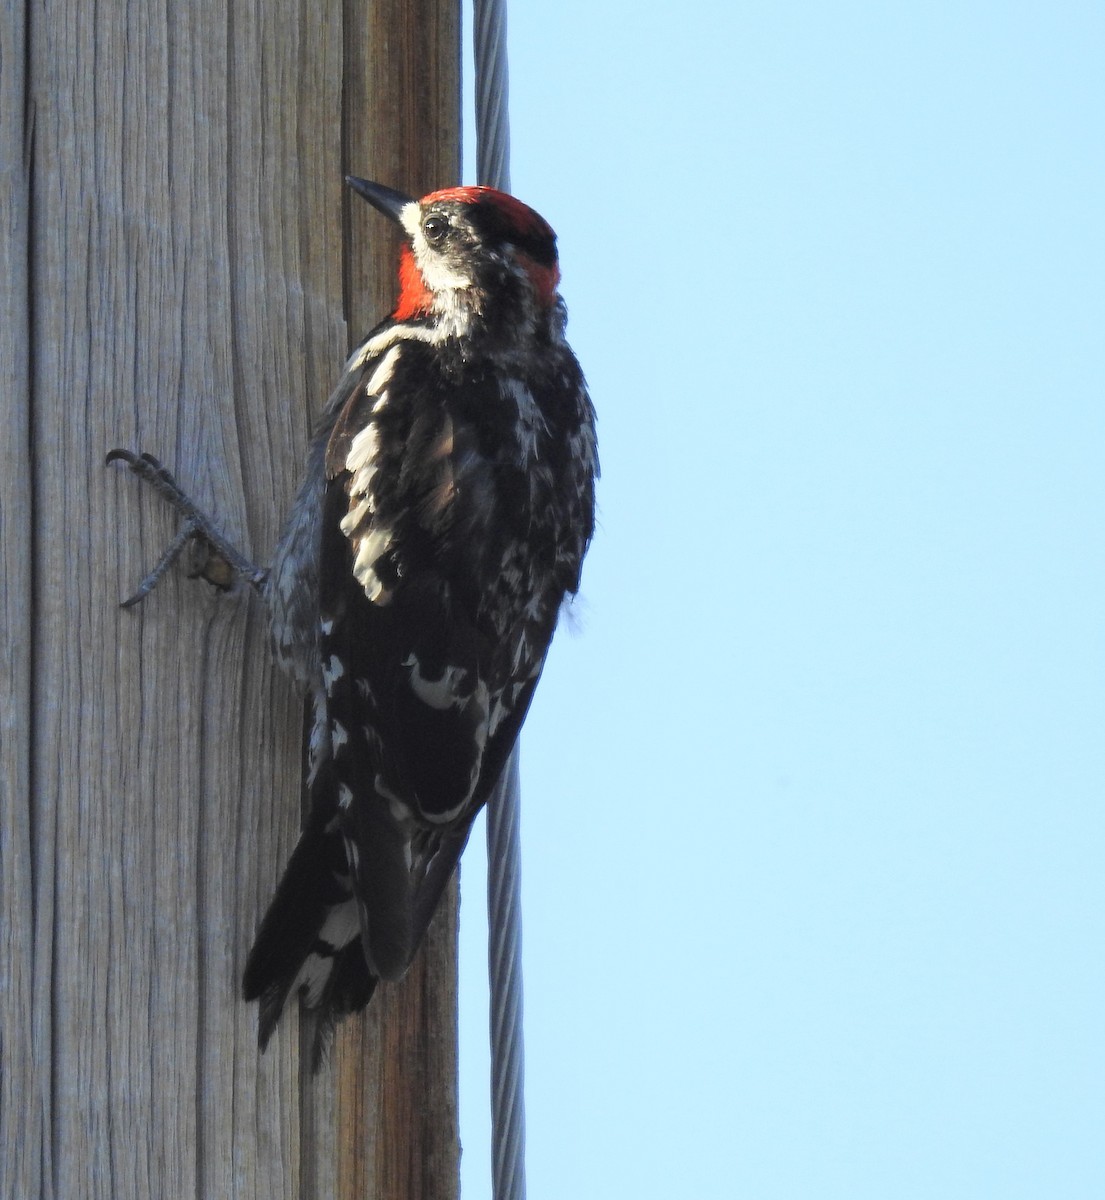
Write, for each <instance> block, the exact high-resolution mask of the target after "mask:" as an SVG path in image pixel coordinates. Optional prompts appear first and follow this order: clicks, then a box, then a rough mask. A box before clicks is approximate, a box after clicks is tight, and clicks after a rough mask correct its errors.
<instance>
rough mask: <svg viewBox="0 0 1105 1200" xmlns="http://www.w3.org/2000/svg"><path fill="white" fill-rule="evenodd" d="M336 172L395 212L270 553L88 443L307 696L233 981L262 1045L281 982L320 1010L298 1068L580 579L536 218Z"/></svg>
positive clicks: (439, 873)
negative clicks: (302, 808) (295, 802)
mask: <svg viewBox="0 0 1105 1200" xmlns="http://www.w3.org/2000/svg"><path fill="white" fill-rule="evenodd" d="M349 183H350V185H351V186H352V187H353V188H354V189H355V190H356V191H357V192H358V193H359V194H360V195H361V196H363V197H364V198H365V199H366V200H368V201H369V203H371V204H372V205H374V206H375V207H376V208H377V209H379V210H380V211H381V212H382V213H384V214H385V215H386V216H388V217H390V218H391V219H392V220H394V221H396V222H398V223H399V225H401V226H402V228H403V230H404V231H405V234H406V243H405V245H404V247H403V250H402V255H401V260H400V267H399V299H398V302H397V304H396V307H395V310H394V311H393V312H392V314H391V316H390V317H388V318H387V319H386V320H385V321H383V322H382V323H381V324H379V325H378V326H376V328H375V329H373V330H372V332H371V333H370V334H369V335H368V337H367V338H366V339H365V341H364V342H363V343H362V344H361V345H360V347H359V348H358V349H357V350H356V351H355V352H354V353H353V354H352V355H351V356H350V358H349V360H348V362H347V363H346V365H345V370H344V373H343V375H342V377H341V379H340V381H339V382H338V385H337V387H336V388H335V390H334V392H333V395H332V396H331V398H330V400H329V403H328V404H327V406H326V409H325V413H324V415H323V419H322V422H321V425H320V427H319V429H318V432H317V433H316V435H315V437H314V439H313V441H312V443H311V446H310V448H309V451H308V460H307V471H306V475H305V478H304V482H303V484H302V486H301V488H300V490H299V493H298V496H297V497H296V500H295V503H294V505H293V508H292V511H291V515H290V517H289V519H288V522H287V524H286V527H285V529H284V532H283V534H282V535H281V538H280V541H279V543H278V545H277V547H276V551H275V555H274V557H273V561H272V564H271V566H270V568H269V569H268V570H267V571H260V570H257V569H256V568H254V567H253V566H252V564H250V563H248V562H247V561H246V560H244V559H243V558H242V557H241V556H240V555H237V552H236V551H235V550H234V549H233V547H231V546H229V545H228V544H227V543H226V542H225V541H224V540H222V539H221V537H220V535H218V533H217V531H215V530H214V529H213V528H212V527H211V523H210V521H209V520H208V519H207V518H206V517H205V516H204V515H203V514H202V513H200V512H198V510H196V509H195V508H194V506H192V505H191V502H190V501H188V500H187V498H186V497H185V496H184V495H183V493H181V492H180V491H179V489H177V488H176V485H175V482H174V481H173V480H172V479H171V477H170V476H169V475H168V473H167V472H165V471H164V469H163V468H161V467H160V464H158V463H157V462H156V460H154V459H152V458H150V457H149V456H135V455H133V454H130V453H128V452H124V451H113V452H112V454H111V455H110V456H109V458H122V459H125V460H126V461H127V462H128V463H129V464H130V465H131V467H132V468H133V469H135V470H136V471H138V472H139V474H141V475H143V476H144V477H145V478H147V479H149V480H150V481H151V482H153V483H154V484H155V486H157V487H158V489H159V490H160V491H161V492H162V493H163V494H165V495H166V496H168V497H169V499H170V500H171V501H172V502H173V503H174V504H176V505H177V507H178V508H180V509H181V510H182V511H183V513H184V515H185V517H186V523H185V528H184V530H183V531H182V534H181V535H180V537H178V539H177V543H174V545H175V546H176V547H177V549H179V545H180V544H183V542H184V541H185V539H186V538H195V539H197V540H199V541H200V542H203V543H206V544H207V546H208V548H209V550H211V551H212V552H213V557H214V560H215V561H217V562H218V561H222V562H224V563H229V564H230V566H231V568H232V569H233V570H235V571H237V572H238V573H240V574H242V575H244V576H246V577H247V578H249V579H250V580H251V582H253V583H254V585H255V586H256V587H257V588H258V590H259V591H260V593H261V595H262V597H263V599H264V601H265V603H266V605H267V607H268V610H269V614H270V618H271V625H272V634H273V642H274V646H275V650H276V655H277V658H278V659H279V661H280V662H281V663H282V664H283V665H284V666H286V667H287V668H289V669H290V670H291V671H292V672H293V673H294V674H295V675H296V677H297V678H298V679H299V680H300V681H301V682H302V683H303V685H304V686H305V687H306V688H307V690H308V692H309V694H310V697H311V700H312V702H313V710H314V720H313V729H312V733H311V738H310V745H309V749H308V786H309V792H310V807H309V815H308V818H307V822H306V825H305V827H304V829H303V832H302V835H301V837H300V840H299V843H298V845H297V846H296V848H295V850H294V852H293V854H292V857H291V859H290V861H289V863H288V866H287V869H286V871H285V874H284V877H283V879H282V880H281V882H280V884H279V887H278V888H277V891H276V895H275V897H274V899H273V901H272V903H271V905H270V907H269V909H268V912H267V914H266V915H265V918H264V920H263V922H262V924H261V928H260V931H259V933H258V935H257V939H256V942H255V943H254V946H253V949H252V951H251V952H250V955H249V960H248V963H247V966H246V971H245V978H244V992H245V996H246V998H247V999H258V1000H259V1001H260V1005H261V1012H260V1043H261V1046H262V1048H263V1047H264V1046H265V1044H266V1043H267V1041H268V1039H269V1037H270V1036H271V1034H272V1031H273V1029H274V1027H275V1025H276V1022H277V1020H278V1018H279V1016H280V1013H281V1011H282V1009H283V1006H284V1004H285V1001H286V1000H287V999H288V997H289V996H290V995H294V994H296V993H299V994H300V995H301V996H302V997H303V999H304V1002H305V1004H306V1006H307V1007H308V1008H310V1009H315V1010H317V1013H318V1016H319V1021H318V1026H317V1028H318V1031H319V1032H318V1035H317V1041H316V1046H315V1053H316V1064H317V1057H318V1055H319V1053H320V1052H321V1050H322V1048H323V1047H324V1045H325V1043H326V1041H327V1039H328V1037H329V1033H330V1031H331V1030H332V1028H333V1024H334V1022H335V1021H336V1020H337V1018H339V1017H340V1016H342V1015H343V1014H345V1013H348V1012H352V1011H355V1010H357V1009H359V1008H362V1007H363V1006H364V1005H365V1004H366V1003H367V1002H368V1000H369V999H370V997H371V995H372V992H373V990H374V988H375V986H376V983H377V981H378V980H380V979H385V980H393V979H398V978H400V977H401V976H402V975H403V974H404V972H405V971H406V970H407V968H408V967H409V965H410V963H411V960H412V958H413V957H414V954H415V952H416V950H417V949H418V946H419V944H420V942H421V940H422V937H423V934H424V933H425V931H426V927H427V925H428V923H429V921H430V918H431V917H432V916H433V913H434V910H435V908H436V907H437V904H438V901H439V899H440V897H441V893H442V890H443V889H444V887H445V885H446V883H447V882H448V879H449V877H450V875H451V874H452V872H453V869H454V867H455V866H456V863H457V860H458V858H459V856H460V853H461V851H462V850H463V848H464V844H465V842H466V840H467V838H468V834H469V831H470V829H471V826H472V822H473V820H474V818H475V816H476V814H477V813H478V812H479V810H480V808H481V806H482V805H483V804H484V803H485V802H486V800H487V799H488V796H489V794H490V793H491V791H492V789H493V788H494V786H495V784H496V782H497V781H498V779H499V776H500V774H501V773H502V771H503V768H504V766H505V764H506V762H507V759H508V758H509V756H510V753H511V751H512V749H513V747H514V744H515V741H516V739H517V737H518V731H519V729H520V727H521V725H522V722H523V720H524V718H525V715H526V711H527V709H528V707H529V704H530V700H531V699H532V696H533V692H534V688H535V687H536V685H537V681H538V678H539V676H540V674H541V670H542V666H543V665H544V661H545V656H546V653H547V651H548V648H549V643H550V640H551V638H552V635H553V630H554V628H555V626H556V622H557V615H558V612H559V610H560V607H561V605H562V603H563V602H564V601H565V598H566V597H568V596H570V595H572V594H573V593H575V592H576V590H577V589H578V587H579V579H580V568H581V564H582V561H583V556H584V553H585V551H586V549H587V545H588V543H589V541H590V538H591V533H592V530H593V526H594V487H595V478H596V475H597V472H598V464H597V457H596V445H595V433H594V412H593V409H592V406H591V402H590V399H589V398H588V395H587V390H586V387H585V384H584V380H583V375H582V372H581V370H580V367H579V364H578V362H577V361H576V358H575V356H574V355H573V353H572V351H571V350H570V349H569V347H568V345H567V343H566V341H565V339H564V325H565V309H564V305H563V302H562V300H561V299H560V297H559V295H558V292H557V287H558V283H559V268H558V263H557V253H556V238H555V235H554V233H553V231H552V229H551V228H550V227H549V226H548V224H547V223H546V222H545V221H544V220H543V219H542V218H541V217H540V216H538V214H537V213H536V212H534V211H533V210H532V209H530V208H528V207H527V206H526V205H524V204H522V203H521V202H520V201H518V200H516V199H514V198H513V197H511V196H508V195H506V194H504V193H503V192H499V191H496V190H494V189H492V188H483V187H457V188H448V189H445V190H443V191H438V192H433V193H431V194H430V195H428V196H425V197H424V198H423V199H422V200H419V201H415V200H411V199H409V198H408V197H406V196H404V195H401V194H400V193H398V192H395V191H393V190H391V189H390V188H386V187H383V186H381V185H380V184H375V183H368V182H366V181H364V180H360V179H350V180H349ZM171 551H172V548H171ZM168 561H169V557H168V556H167V557H166V559H164V560H163V562H162V563H161V564H159V567H158V568H157V569H155V571H154V572H153V573H152V574H151V576H150V577H149V578H148V579H147V581H146V582H145V583H144V584H143V586H142V587H141V588H140V589H139V593H138V598H140V597H141V596H142V595H144V594H145V593H146V592H147V591H148V590H149V588H150V587H151V586H153V584H154V583H156V580H157V578H159V577H160V573H161V572H162V571H163V570H164V567H165V566H166V565H167V562H168Z"/></svg>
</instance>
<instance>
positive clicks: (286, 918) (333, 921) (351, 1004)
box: [242, 818, 376, 1070]
mask: <svg viewBox="0 0 1105 1200" xmlns="http://www.w3.org/2000/svg"><path fill="white" fill-rule="evenodd" d="M375 987H376V979H375V977H374V976H373V975H372V974H371V973H370V972H369V970H368V966H367V964H366V962H365V956H364V951H363V950H362V948H361V929H360V913H359V906H358V903H357V900H356V898H355V896H354V895H353V891H352V888H351V881H350V878H349V865H348V862H347V859H346V852H345V845H344V841H343V838H342V835H341V832H340V830H339V829H338V827H337V821H336V819H331V820H330V821H329V822H327V821H324V820H320V819H314V818H312V820H311V821H310V822H309V823H308V825H307V828H306V829H304V831H303V833H302V835H301V836H300V839H299V844H298V845H297V846H296V848H295V850H294V851H293V853H292V856H291V858H290V859H289V861H288V866H287V868H286V870H285V871H284V877H283V878H282V879H281V881H280V886H279V887H278V888H277V890H276V895H275V896H274V897H273V901H272V903H271V904H270V905H269V909H268V912H267V913H266V914H265V919H264V920H263V921H262V922H261V928H260V930H259V931H258V933H257V938H256V940H255V941H254V943H253V949H252V950H251V951H250V953H249V959H248V961H247V962H246V969H245V974H244V976H243V979H242V991H243V994H244V995H245V998H246V999H247V1000H257V1001H259V1002H260V1015H259V1021H258V1038H257V1040H258V1043H259V1045H260V1047H261V1049H262V1050H264V1048H265V1047H266V1045H267V1044H268V1041H269V1038H270V1037H272V1033H273V1030H274V1029H275V1028H276V1023H277V1021H278V1020H279V1019H280V1014H281V1012H282V1011H283V1009H284V1004H285V1002H286V1001H287V999H288V996H289V995H291V994H292V993H298V994H299V995H301V996H302V997H303V1000H304V1003H305V1005H306V1007H307V1008H308V1009H310V1010H313V1012H314V1014H315V1017H316V1020H315V1033H314V1046H313V1052H312V1067H313V1069H314V1070H318V1068H319V1065H320V1063H321V1062H322V1060H323V1059H324V1058H325V1055H326V1052H327V1050H328V1048H329V1045H330V1040H331V1038H332V1036H333V1031H334V1025H335V1023H336V1022H337V1020H338V1019H339V1018H340V1017H342V1016H344V1015H345V1014H346V1013H351V1012H356V1011H358V1010H359V1009H362V1008H364V1006H365V1005H366V1004H367V1003H368V1002H369V1000H370V999H371V998H372V993H373V991H374V990H375Z"/></svg>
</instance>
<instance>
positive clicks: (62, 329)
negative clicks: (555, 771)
mask: <svg viewBox="0 0 1105 1200" xmlns="http://www.w3.org/2000/svg"><path fill="white" fill-rule="evenodd" d="M2 32H3V36H2V37H0V181H2V191H0V213H2V215H3V220H2V221H0V289H2V293H3V314H2V320H0V386H2V396H0V403H2V405H3V414H2V415H3V428H4V437H3V438H2V439H0V447H2V449H0V453H2V455H3V458H2V461H0V562H2V570H3V580H2V596H3V602H2V612H3V627H2V629H0V658H2V666H3V685H4V686H3V691H2V693H0V887H2V893H0V894H2V910H0V921H2V924H0V1054H2V1057H3V1062H2V1072H0V1076H2V1079H0V1146H3V1148H4V1149H3V1153H0V1195H2V1196H4V1197H13V1198H15V1200H47V1198H48V1200H75V1198H81V1200H83V1198H85V1197H89V1198H97V1200H98V1198H103V1200H138V1198H139V1197H141V1198H142V1200H147V1198H151V1197H152V1198H155V1200H156V1198H161V1197H164V1198H165V1200H182V1198H187V1197H198V1198H203V1200H227V1198H234V1200H247V1198H248V1200H254V1198H256V1200H261V1198H262V1197H263V1198H264V1200H271V1198H272V1197H287V1198H288V1200H293V1198H294V1200H314V1198H316V1197H317V1198H318V1200H331V1198H333V1200H351V1198H352V1197H359V1198H360V1197H365V1198H370V1200H452V1198H454V1197H455V1196H456V1195H457V1191H458V1184H457V1166H458V1156H459V1150H458V1141H457V1132H456V1037H455V1020H456V1017H455V965H454V964H455V924H456V900H455V890H454V893H453V896H452V900H451V902H450V904H448V905H446V906H445V911H444V912H443V913H442V914H440V915H439V919H438V921H437V922H436V923H435V925H434V927H433V929H432V931H431V934H430V936H429V938H428V940H427V945H426V947H425V952H424V953H423V954H422V956H421V957H420V959H419V961H418V962H417V964H416V965H415V967H414V968H413V969H412V971H411V973H410V976H409V977H408V979H407V980H406V981H405V982H404V983H403V984H402V985H398V986H394V987H390V988H384V989H382V990H381V993H380V995H379V996H378V997H377V999H376V1000H375V1001H374V1002H373V1005H372V1007H371V1009H370V1011H369V1014H368V1015H367V1016H366V1017H365V1018H363V1019H359V1020H351V1021H349V1022H347V1023H346V1024H345V1025H344V1026H343V1027H342V1028H341V1031H340V1033H339V1036H338V1039H337V1042H336V1045H335V1050H334V1055H333V1058H332V1061H331V1063H330V1064H329V1065H328V1066H326V1067H324V1068H323V1070H322V1072H321V1073H320V1074H319V1076H317V1077H316V1078H313V1079H312V1078H311V1077H310V1076H309V1074H308V1073H307V1063H308V1062H309V1056H308V1055H307V1054H306V1053H303V1054H301V1048H300V1035H299V1030H298V1023H297V1020H296V1016H295V1012H294V1006H292V1009H291V1011H290V1012H289V1013H288V1014H287V1015H286V1016H285V1018H284V1020H283V1022H282V1023H281V1026H280V1028H279V1030H278V1032H277V1035H276V1037H275V1038H274V1039H273V1042H272V1044H271V1045H270V1047H269V1049H268V1052H267V1053H266V1054H265V1056H264V1057H263V1058H261V1057H259V1055H258V1052H257V1048H256V1009H255V1007H254V1006H246V1005H245V1004H243V1003H242V1002H241V1001H240V1000H239V999H238V996H239V987H240V985H239V981H240V977H241V970H242V966H243V964H244V960H245V954H246V951H247V950H248V947H249V945H250V942H251V939H252V936H253V934H254V932H255V929H256V926H257V923H258V920H259V917H260V915H261V912H262V911H263V909H264V906H265V904H266V902H267V900H268V898H269V897H270V895H271V893H272V889H273V887H274V886H275V883H276V881H277V879H278V877H279V874H280V871H281V869H282V867H283V864H284V861H285V859H286V857H287V855H288V853H289V852H290V850H291V848H292V845H293V844H294V840H295V836H296V831H297V827H298V823H299V808H300V803H301V794H302V784H301V780H302V768H301V742H302V726H303V707H302V702H301V699H300V697H299V696H298V695H297V694H296V693H295V691H294V690H293V688H292V686H291V685H290V684H289V683H288V682H287V681H286V680H285V679H283V677H281V676H280V675H279V673H278V672H277V671H276V669H275V668H274V667H273V666H272V664H271V661H270V658H269V653H268V648H267V635H266V630H265V628H264V620H263V614H262V612H261V610H260V608H259V606H258V605H257V603H256V602H255V601H254V600H252V599H250V598H248V597H246V596H245V595H241V596H239V597H237V598H227V597H223V596H220V595H217V594H214V593H213V592H212V591H211V590H210V589H209V588H208V587H207V585H206V584H204V583H202V582H188V581H187V580H185V579H183V578H182V575H181V573H180V572H179V571H174V572H172V573H171V574H170V575H169V576H168V577H167V578H166V579H165V580H164V581H163V583H162V584H161V586H160V587H159V588H158V590H157V591H156V592H155V593H154V594H153V596H152V597H151V598H150V599H149V600H147V601H146V602H145V603H144V604H143V605H142V606H140V607H139V608H138V609H137V610H132V611H129V612H124V611H122V610H120V609H119V607H118V602H119V600H120V598H121V597H122V596H124V595H125V594H127V592H128V590H129V589H130V588H132V587H133V585H134V583H135V582H136V580H138V579H139V578H140V577H141V576H142V575H143V574H144V573H145V571H146V570H147V569H148V568H149V567H150V566H151V565H152V563H153V562H154V561H156V559H157V556H158V554H159V553H160V551H161V549H162V548H163V546H164V545H165V544H166V542H167V540H168V539H169V538H170V537H171V535H172V534H173V532H174V530H175V523H174V519H173V516H172V515H171V514H170V513H169V512H168V511H167V510H166V508H165V507H164V506H163V505H162V504H161V503H159V501H158V500H157V498H156V497H155V496H154V495H153V494H152V493H150V492H149V491H148V490H146V489H143V488H142V487H141V486H140V485H138V484H137V483H136V482H135V481H134V480H133V479H131V478H129V477H127V476H126V475H125V474H123V473H121V472H119V471H118V470H106V469H105V468H104V466H103V461H104V454H105V452H106V451H107V450H108V449H109V448H111V447H113V446H124V447H129V448H138V449H143V450H148V451H151V452H153V453H155V454H157V455H158V456H159V457H160V458H161V459H162V460H163V461H164V462H165V463H166V464H167V465H168V466H169V467H170V468H171V469H172V470H173V471H174V473H175V474H176V475H177V477H178V478H179V479H180V480H181V481H182V483H184V484H185V486H186V487H187V488H188V489H189V490H190V491H191V492H192V494H193V495H194V496H195V497H196V499H197V500H198V501H199V502H200V503H201V504H202V505H203V506H204V507H206V508H207V509H208V510H209V511H210V512H212V513H213V515H215V517H216V519H217V520H218V521H219V522H220V524H221V525H222V526H223V527H224V528H225V529H226V531H227V533H228V534H229V535H230V536H231V538H232V539H233V540H235V541H237V542H238V544H239V545H240V546H242V548H243V549H244V550H245V551H246V552H247V553H250V554H251V555H252V556H253V557H254V558H255V559H257V560H259V561H264V560H265V559H266V558H267V556H268V554H269V553H270V551H271V549H272V546H273V544H274V542H275V540H276V537H277V534H278V532H279V528H280V524H281V522H282V519H283V516H284V514H285V512H286V510H287V507H288V504H289V502H290V500H291V497H292V495H293V493H294V489H295V487H296V484H297V481H298V475H299V471H300V468H301V465H302V462H303V456H304V449H305V447H306V443H307V438H308V432H309V429H310V427H311V424H312V421H313V418H314V416H315V415H316V414H317V413H318V411H319V409H320V408H321V406H322V404H323V403H324V401H325V399H326V396H327V393H328V391H329V388H330V386H331V385H332V384H333V382H334V381H335V380H336V378H337V375H338V373H339V371H340V367H341V363H342V361H343V359H344V357H345V354H346V352H347V350H348V349H349V348H350V345H351V344H352V343H353V342H354V341H355V340H356V339H357V338H359V337H360V336H361V335H362V334H363V333H364V332H365V331H366V330H367V329H368V328H369V326H370V325H371V324H372V323H373V322H374V321H375V320H376V319H378V318H379V317H380V316H381V315H382V314H383V313H384V312H385V311H386V310H387V308H388V306H389V305H390V303H391V301H392V299H393V283H392V280H393V272H394V261H395V252H396V244H395V241H394V238H393V236H392V234H391V233H390V231H388V230H387V228H386V227H385V222H384V221H383V220H382V219H380V218H378V217H376V216H374V215H373V214H372V213H371V211H370V210H369V208H368V207H367V206H366V205H363V204H361V203H360V202H359V201H358V200H357V199H356V198H355V197H350V195H349V193H348V192H347V191H346V190H345V189H344V188H343V186H342V177H343V175H344V174H345V173H346V172H347V171H352V172H354V173H356V174H359V175H363V176H366V177H368V178H375V179H379V180H380V181H381V182H384V183H387V184H390V185H391V186H394V187H397V188H400V189H403V190H406V191H409V192H411V193H413V194H416V195H419V194H422V193H423V192H425V191H428V190H430V189H431V188H432V187H435V186H442V185H446V184H449V183H453V182H458V181H459V107H460V82H459V61H460V46H459V38H460V14H459V6H458V5H457V4H456V3H455V0H375V2H370V0H344V2H343V3H336V2H335V0H323V2H322V3H320V4H314V5H291V6H289V5H287V4H276V3H271V2H270V3H260V4H259V3H256V0H249V2H245V0H219V2H217V3H216V0H194V2H191V3H186V4H169V5H165V4H154V5H145V4H127V3H124V0H100V2H99V3H97V4H88V3H86V2H85V0H53V2H52V3H50V4H47V5H26V4H24V3H22V2H19V3H16V2H15V0H4V26H3V31H2Z"/></svg>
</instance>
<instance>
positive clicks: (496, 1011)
mask: <svg viewBox="0 0 1105 1200" xmlns="http://www.w3.org/2000/svg"><path fill="white" fill-rule="evenodd" d="M473 30H474V41H475V65H476V71H475V75H476V174H477V182H478V183H482V184H485V185H487V186H489V187H495V188H499V189H500V190H501V191H504V192H508V191H510V119H509V116H508V113H507V62H506V0H473ZM518 778H519V773H518V747H517V746H515V747H514V752H513V753H512V754H511V756H510V761H509V762H508V763H507V766H506V769H505V770H504V771H503V775H502V778H501V780H500V781H499V784H498V786H497V787H496V788H495V790H494V792H493V793H492V795H491V799H490V800H489V801H488V804H487V916H488V938H487V966H488V975H489V977H490V985H491V1005H490V1008H491V1164H492V1196H493V1197H494V1200H525V1195H526V1110H525V1056H524V1042H523V1037H522V895H521V859H522V853H521V844H520V841H519V836H518V820H519V811H520V799H519V796H520V790H519V783H518Z"/></svg>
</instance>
